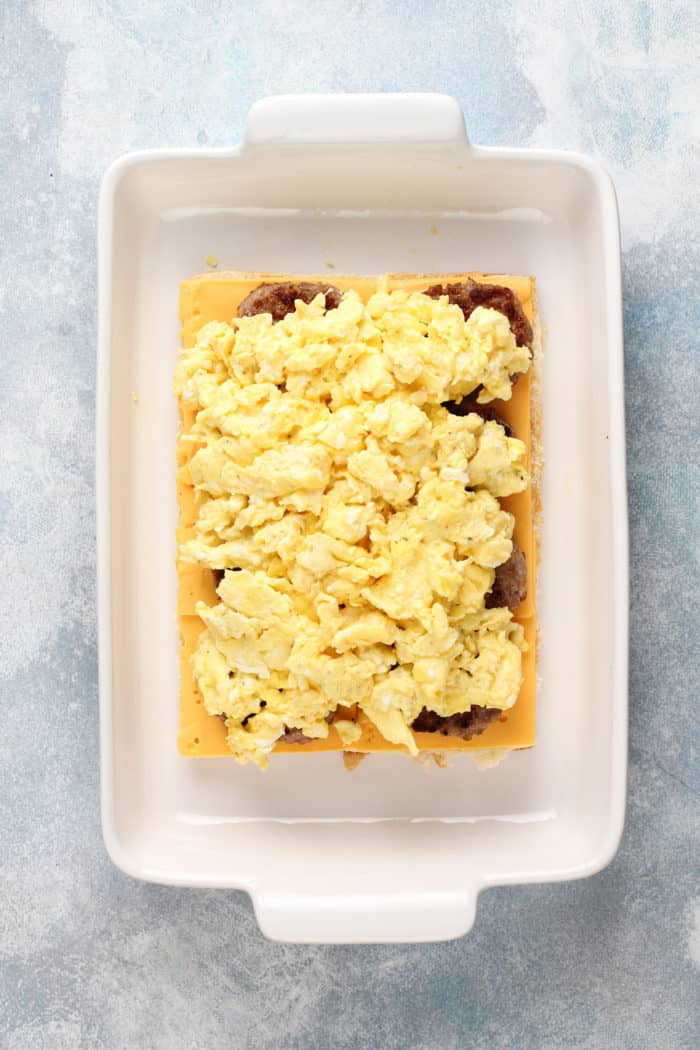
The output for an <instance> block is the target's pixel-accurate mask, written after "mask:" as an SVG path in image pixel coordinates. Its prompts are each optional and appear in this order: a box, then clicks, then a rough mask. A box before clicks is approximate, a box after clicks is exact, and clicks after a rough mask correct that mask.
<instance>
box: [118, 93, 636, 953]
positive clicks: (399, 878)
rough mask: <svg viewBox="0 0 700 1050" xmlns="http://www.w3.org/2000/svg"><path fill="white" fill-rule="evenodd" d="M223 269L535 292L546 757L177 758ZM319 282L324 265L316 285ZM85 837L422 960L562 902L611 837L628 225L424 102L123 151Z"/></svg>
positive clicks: (136, 860) (615, 792)
mask: <svg viewBox="0 0 700 1050" xmlns="http://www.w3.org/2000/svg"><path fill="white" fill-rule="evenodd" d="M209 255H215V256H217V257H218V259H219V261H220V265H221V267H225V268H230V269H237V270H257V271H277V272H280V271H293V272H296V273H303V272H314V273H315V272H319V271H321V272H323V271H324V270H326V269H327V270H328V273H329V275H330V274H331V273H332V272H333V271H334V270H335V272H339V273H381V272H384V271H421V272H425V273H430V272H449V271H464V270H470V269H474V270H482V271H487V272H488V271H491V272H509V273H526V274H534V275H535V276H536V277H537V281H538V288H539V302H540V311H541V317H542V320H543V324H544V341H545V354H544V362H543V389H544V394H543V405H544V445H545V453H546V471H545V478H544V507H545V517H544V531H543V542H542V560H541V567H540V581H539V615H540V625H541V633H542V646H541V657H540V664H539V676H540V682H539V701H538V717H539V728H538V741H537V745H536V747H534V748H533V749H532V750H530V751H527V752H520V753H514V754H512V755H510V756H509V757H508V759H507V760H506V761H505V762H504V763H503V764H502V765H500V766H499V767H497V768H495V769H491V770H488V771H485V772H479V771H478V770H477V769H476V768H475V766H474V764H473V762H472V761H471V760H470V759H469V758H467V757H466V756H461V757H455V758H454V759H453V760H452V766H451V768H450V769H449V770H446V771H439V770H437V769H431V770H427V771H426V770H425V769H423V768H421V767H419V766H418V765H417V764H415V763H413V762H411V761H410V760H408V759H406V758H405V757H402V756H382V757H372V758H371V759H369V760H367V761H366V762H365V763H363V764H362V765H361V766H360V767H359V769H358V770H357V771H356V772H354V773H352V774H351V775H350V774H348V773H346V772H345V771H344V769H343V765H342V762H341V760H340V757H339V756H338V755H325V756H324V755H312V756H306V757H305V756H304V755H294V756H279V757H276V758H275V759H274V761H273V762H272V764H271V768H270V770H269V772H268V773H267V774H265V775H261V774H260V773H259V772H258V771H257V769H255V768H252V767H245V768H242V767H240V766H237V765H236V764H235V763H234V762H233V761H230V760H227V759H210V760H188V759H184V758H182V757H180V755H178V753H177V750H176V746H175V737H176V731H177V717H178V669H177V658H176V657H177V646H178V639H177V627H176V618H175V583H176V581H175V572H174V567H173V558H174V553H175V540H174V528H175V521H176V504H175V495H174V458H173V456H174V443H175V434H176V409H175V403H174V399H173V397H172V394H171V384H172V378H171V377H172V371H173V366H174V362H175V358H176V353H177V346H178V320H177V300H178V285H179V283H180V281H181V280H182V279H183V278H185V277H187V276H190V275H191V274H194V273H197V272H201V271H202V270H204V269H206V264H205V259H206V257H207V256H209ZM331 267H332V268H331ZM97 466H98V470H97V482H98V546H99V623H100V628H99V631H100V633H99V644H100V703H101V761H102V821H103V828H104V837H105V842H106V845H107V849H108V850H109V853H110V855H111V856H112V858H113V860H114V862H115V863H116V864H117V865H118V866H119V867H120V868H122V869H123V870H124V871H126V872H128V873H129V874H131V875H133V876H135V877H138V878H142V879H149V880H153V881H156V882H163V883H174V884H179V885H188V886H219V887H240V888H242V889H245V890H248V891H249V892H250V894H251V895H252V898H253V902H254V905H255V910H256V914H257V916H258V920H259V922H260V925H261V927H262V929H263V931H264V932H265V933H266V934H267V935H269V936H270V937H274V938H279V939H284V940H298V941H331V942H333V941H336V942H341V941H420V940H435V939H440V938H448V937H455V936H458V935H460V934H463V933H465V932H467V931H468V930H469V928H470V926H471V925H472V922H473V921H474V915H475V909H476V901H477V897H478V894H479V891H480V890H481V889H483V888H485V887H488V886H494V885H500V884H505V883H522V882H540V881H547V880H554V879H569V878H577V877H581V876H585V875H590V874H592V873H593V872H596V871H598V870H599V869H600V868H601V867H603V866H604V865H605V864H607V863H608V861H609V860H610V859H611V857H612V856H613V854H614V853H615V850H616V848H617V844H618V841H619V837H620V833H621V830H622V825H623V819H624V798H625V773H626V738H627V531H626V504H625V463H624V420H623V372H622V324H621V294H620V261H619V238H618V217H617V208H616V202H615V195H614V191H613V187H612V184H611V182H610V179H609V178H608V176H607V175H606V173H605V172H604V171H603V170H602V169H601V168H600V167H599V165H598V164H597V163H595V162H593V161H592V160H590V159H588V158H586V157H581V156H574V155H571V154H565V153H556V152H547V153H545V152H534V151H523V150H504V149H484V148H481V147H478V148H477V147H474V146H472V145H471V144H470V143H469V141H468V139H467V136H466V133H465V129H464V122H463V118H462V114H461V111H460V109H459V107H458V105H457V103H456V102H455V101H454V100H453V99H450V98H448V97H445V96H441V95H378V96H373V95H365V96H363V95H357V96H342V95H340V96H303V97H302V96H284V97H278V98H271V99H266V100H264V101H262V102H259V103H258V104H257V105H255V106H254V107H253V109H252V110H251V113H250V116H249V119H248V123H247V127H246V132H245V136H244V141H243V143H242V145H241V146H239V147H235V148H232V149H224V150H196V151H195V150H179V151H167V150H166V151H153V152H148V153H136V154H131V155H129V156H126V157H124V158H122V159H120V160H118V161H117V162H116V163H115V164H113V165H112V167H111V168H110V169H109V170H108V172H107V173H106V175H105V177H104V181H103V185H102V192H101V199H100V211H99V392H98V450H97Z"/></svg>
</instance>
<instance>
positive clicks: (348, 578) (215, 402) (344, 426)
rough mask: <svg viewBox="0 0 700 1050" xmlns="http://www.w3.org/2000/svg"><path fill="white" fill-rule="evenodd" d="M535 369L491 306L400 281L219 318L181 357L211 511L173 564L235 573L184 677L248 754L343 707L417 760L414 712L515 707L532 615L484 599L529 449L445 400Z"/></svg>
mask: <svg viewBox="0 0 700 1050" xmlns="http://www.w3.org/2000/svg"><path fill="white" fill-rule="evenodd" d="M528 367H529V351H528V350H527V348H525V347H518V346H516V343H515V339H514V336H513V334H512V332H511V330H510V326H509V324H508V321H507V319H506V318H505V317H504V316H503V315H502V314H501V313H498V312H497V311H494V310H490V309H484V308H482V307H479V308H478V309H476V310H475V311H474V312H473V313H472V315H471V317H470V318H469V320H467V321H465V320H464V317H463V314H462V312H461V310H460V309H459V308H458V307H457V306H454V305H451V304H450V303H449V301H448V300H447V298H446V297H442V298H440V299H437V300H434V299H432V298H430V297H428V296H426V295H422V294H419V293H407V292H403V291H394V292H391V293H377V294H375V295H373V296H372V297H371V298H370V299H369V301H368V302H367V304H366V305H365V304H363V303H362V302H361V300H360V298H359V297H358V296H357V295H356V294H355V293H354V292H346V293H345V294H344V295H343V298H342V300H341V303H340V305H339V306H338V308H337V309H335V310H330V311H328V312H327V313H326V312H325V304H324V300H323V296H321V295H319V296H318V297H317V298H316V299H315V300H314V301H313V302H312V303H310V304H308V305H307V304H305V303H302V302H301V301H298V302H297V304H296V311H295V313H293V314H290V315H288V316H287V317H286V318H284V320H282V321H280V322H278V323H276V324H273V323H272V319H271V317H270V315H269V314H261V315H258V316H254V317H244V318H237V319H235V320H234V321H233V322H232V323H231V324H230V325H229V324H223V323H218V322H216V323H211V324H208V325H206V326H205V327H204V328H203V329H202V330H201V331H200V333H199V335H198V337H197V340H196V344H195V346H193V347H192V348H190V349H186V350H183V351H182V353H181V356H180V360H179V363H178V366H177V371H176V377H175V389H176V393H177V394H178V396H179V397H180V398H181V399H182V401H183V403H184V404H186V405H188V406H190V407H191V408H193V409H194V410H195V412H196V421H195V423H194V425H193V426H192V428H191V431H190V440H192V441H193V442H194V443H195V444H196V446H197V451H196V452H195V453H194V455H193V457H192V459H191V461H190V464H189V470H190V474H191V479H192V482H193V484H194V486H195V488H196V489H197V491H198V492H199V494H200V500H201V503H200V508H199V516H198V520H197V522H196V526H195V531H194V538H192V539H190V540H189V541H187V542H185V543H183V544H182V546H181V550H180V555H181V557H182V558H183V559H184V560H185V561H190V562H194V563H199V564H201V565H203V566H207V567H209V568H211V569H220V570H222V569H223V570H226V571H225V573H224V576H223V579H222V580H221V582H220V584H219V586H218V590H217V593H218V597H219V599H220V600H219V602H218V603H217V604H216V605H214V606H213V607H209V606H207V605H205V604H203V603H200V604H199V605H198V607H197V612H198V614H199V616H200V617H201V619H202V622H203V624H204V627H205V630H204V631H203V633H202V635H201V638H200V640H199V644H198V647H197V650H196V652H195V655H194V658H193V670H194V675H195V679H196V681H197V684H198V687H199V690H200V692H201V694H202V697H203V700H204V704H205V706H206V709H207V711H208V712H209V713H210V714H212V715H221V716H224V717H225V719H226V725H227V730H228V743H229V746H230V748H231V750H232V752H233V754H234V755H235V756H236V758H237V759H238V760H239V761H241V762H247V761H250V760H252V761H254V762H256V763H257V764H258V765H260V766H265V765H266V763H267V755H268V754H269V752H270V751H271V750H272V748H273V746H274V744H275V742H276V741H277V740H278V738H279V737H280V735H281V734H282V733H283V732H284V730H285V728H290V729H300V730H302V731H303V732H304V733H305V734H306V735H307V736H309V737H324V736H327V735H328V726H329V721H330V719H331V718H332V715H333V712H334V711H335V710H336V708H337V707H338V705H339V704H342V705H344V706H345V707H348V706H352V705H357V706H358V707H359V708H360V709H361V710H362V711H364V712H365V714H366V715H367V716H368V717H369V718H370V719H371V720H372V722H374V724H375V725H376V726H377V727H378V729H379V730H380V732H381V733H382V734H383V735H384V736H385V738H386V739H388V740H390V741H393V742H396V743H400V744H404V745H405V746H406V747H407V748H408V749H409V751H411V753H415V752H416V745H415V740H414V738H413V733H412V731H411V729H410V726H411V723H412V722H413V721H414V719H415V718H416V717H417V715H418V714H419V712H420V711H421V709H422V708H424V707H427V708H429V709H430V710H432V711H435V712H437V713H438V714H441V715H450V714H454V713H457V712H460V711H466V710H468V709H469V708H470V707H471V706H472V705H487V706H490V707H499V708H503V709H506V708H508V707H510V706H511V705H512V704H513V703H514V702H515V700H516V698H517V695H518V692H519V689H520V684H521V652H522V650H523V649H524V647H525V643H524V640H523V633H522V628H521V627H520V626H519V625H518V624H515V623H513V621H512V618H511V614H510V612H509V611H508V610H507V609H503V608H497V609H486V608H485V604H484V596H485V595H486V593H487V592H488V591H489V590H490V588H491V586H492V584H493V579H494V570H495V568H496V566H498V565H500V564H501V563H502V562H504V561H506V560H507V559H508V557H509V556H510V553H511V549H512V543H511V535H512V530H513V518H512V516H511V515H510V514H509V513H507V512H506V511H505V510H503V508H502V507H501V505H500V503H499V502H498V497H501V496H507V495H509V494H511V493H514V492H518V491H521V490H522V489H523V488H525V486H526V485H527V483H528V480H529V478H528V475H527V472H526V469H525V465H524V464H525V446H524V445H523V443H522V442H521V441H519V440H518V439H517V438H509V437H507V436H506V434H505V432H504V430H503V428H502V427H501V426H500V425H498V424H497V423H494V422H485V421H484V420H483V419H482V418H481V417H480V416H478V415H476V414H470V415H466V416H463V417H460V416H457V415H453V414H450V413H449V412H448V411H447V410H446V409H445V408H444V407H442V404H441V403H442V402H445V401H448V400H455V399H457V400H459V399H460V398H462V397H464V396H465V395H467V394H470V393H472V392H473V391H475V390H476V389H477V388H480V392H479V395H478V399H479V401H489V400H491V399H493V398H503V399H508V398H509V397H510V380H509V376H510V374H512V373H515V372H524V371H526V370H527V368H528ZM337 725H338V731H339V732H340V735H341V740H342V741H343V742H344V743H346V744H349V743H352V742H354V741H355V740H356V739H357V738H358V736H359V728H358V727H357V726H356V725H355V724H354V723H353V722H351V721H349V720H347V719H344V720H342V721H341V722H339V723H337Z"/></svg>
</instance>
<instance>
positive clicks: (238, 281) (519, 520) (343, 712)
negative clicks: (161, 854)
mask: <svg viewBox="0 0 700 1050" xmlns="http://www.w3.org/2000/svg"><path fill="white" fill-rule="evenodd" d="M467 277H472V278H474V280H476V281H482V282H485V283H488V284H498V285H503V286H506V287H508V288H511V289H512V290H513V291H514V292H515V294H516V295H517V297H518V299H519V300H520V303H521V304H522V307H523V309H524V311H525V313H526V315H527V317H528V319H529V320H530V322H531V323H532V324H534V323H535V321H536V316H535V314H536V307H535V281H534V278H532V277H517V276H511V275H500V274H496V275H493V274H480V273H468V274H447V275H444V274H439V275H435V274H430V275H424V274H389V275H388V277H386V278H380V279H379V280H381V282H382V284H383V285H385V286H386V287H387V288H388V289H390V290H392V289H396V288H402V289H406V290H407V291H423V290H424V289H425V288H427V287H429V285H431V284H438V283H439V284H448V283H454V282H457V281H464V280H466V278H467ZM299 280H305V281H320V282H324V283H328V284H333V285H334V286H335V287H336V288H339V289H340V290H341V291H346V290H348V289H350V288H352V289H354V290H355V291H356V292H357V293H358V295H359V296H360V297H361V298H362V299H363V300H364V301H366V300H367V299H368V298H369V297H370V295H372V293H373V292H375V291H376V290H377V284H378V279H377V278H376V277H352V276H342V275H336V274H333V275H332V276H331V277H329V275H327V274H325V275H322V276H315V275H304V276H303V277H300V276H296V275H290V274H259V273H258V274H256V273H237V272H220V273H212V274H201V275H199V276H197V277H192V278H190V279H189V280H187V281H183V283H182V285H181V287H180V321H181V324H182V332H181V337H182V343H183V346H186V347H189V346H192V345H193V344H194V341H195V338H196V335H197V332H198V331H199V330H200V328H201V327H202V326H203V325H205V324H207V323H208V322H209V321H226V322H230V321H231V320H232V318H233V317H234V316H235V315H236V310H237V308H238V304H239V303H240V302H241V301H242V300H243V299H244V298H245V297H246V295H248V293H249V292H250V291H252V290H253V289H254V288H257V287H258V286H259V285H260V284H263V283H274V282H278V281H299ZM532 385H533V384H532V369H531V370H530V372H528V373H527V375H524V376H521V377H520V379H519V380H518V382H517V383H516V385H515V386H514V387H513V395H512V397H511V400H510V401H494V402H492V405H493V407H494V409H495V410H496V411H497V412H498V414H499V415H500V416H501V417H502V418H503V419H504V420H505V421H506V422H508V423H509V424H510V425H511V427H512V428H513V430H514V431H515V433H516V434H517V436H518V437H519V438H521V440H523V441H524V442H525V443H526V445H527V448H528V466H529V465H530V463H529V460H530V458H531V457H532V447H531V437H532V432H533V427H532V425H531V423H532V421H531V408H532V405H531V390H532ZM180 415H181V428H180V435H179V437H178V442H177V448H176V461H177V475H176V492H177V498H178V504H179V507H180V521H179V528H178V530H177V539H178V546H179V544H180V543H181V542H183V541H184V540H186V539H187V538H189V536H191V535H192V534H193V525H194V523H195V521H196V518H197V496H196V493H195V491H194V489H193V487H192V485H191V484H190V483H189V482H188V480H187V474H186V472H185V471H184V470H183V466H184V465H185V464H186V463H187V462H188V461H189V459H190V458H191V456H192V455H193V453H194V451H195V450H196V448H197V445H196V444H194V443H193V442H191V441H188V440H187V434H188V432H189V428H190V427H191V425H192V422H193V419H194V414H193V412H192V410H191V409H190V408H188V407H187V406H183V405H181V406H180ZM502 503H503V506H504V507H505V508H506V509H507V510H509V511H510V512H511V513H512V514H513V515H515V530H514V538H515V539H516V540H517V542H518V543H519V545H520V547H521V548H522V550H523V552H524V554H525V557H526V559H527V571H528V587H527V597H526V599H525V601H524V602H523V603H522V604H521V606H520V608H519V609H518V611H517V613H516V615H515V619H516V620H517V621H518V622H519V623H522V625H523V629H524V632H525V638H526V640H527V643H528V649H527V652H526V653H524V654H523V664H522V668H523V683H522V686H521V689H520V693H519V695H518V699H517V702H516V703H515V705H514V706H513V707H512V708H511V709H510V710H509V711H504V712H503V714H502V715H501V716H500V717H499V718H498V719H497V720H496V721H495V722H493V723H492V724H491V725H490V726H489V727H488V728H487V729H486V730H485V731H484V732H483V733H480V734H478V735H477V736H475V737H472V739H471V740H460V739H459V738H458V737H448V736H441V735H440V734H439V733H416V734H415V736H416V743H417V745H418V748H419V749H420V750H421V751H471V750H477V749H481V748H523V747H531V746H532V745H533V744H534V742H535V708H536V657H537V622H536V605H535V594H536V579H535V577H536V558H537V543H536V537H535V524H534V501H533V494H532V490H531V488H528V489H526V490H525V491H524V492H520V493H517V494H516V495H514V496H509V497H508V498H507V499H504V500H502ZM177 573H178V616H179V622H180V639H181V646H180V731H179V733H178V748H179V750H180V753H181V754H183V755H186V756H188V757H200V758H211V757H214V756H222V755H230V754H231V752H230V750H229V749H228V747H227V745H226V727H225V725H224V723H223V721H222V720H221V719H219V718H216V717H213V716H212V715H209V714H208V713H207V711H206V709H205V707H204V704H203V702H202V697H201V696H200V695H199V691H198V689H197V686H196V684H195V682H194V680H193V676H192V654H193V652H194V650H195V648H196V645H197V640H198V638H199V636H200V634H201V632H202V630H203V629H204V627H203V624H202V621H201V620H200V619H199V617H198V616H197V615H196V614H195V606H196V604H197V602H198V601H202V602H205V603H206V604H207V605H213V604H215V603H216V600H217V598H216V578H215V574H214V573H213V572H212V571H211V570H210V569H206V568H201V567H199V566H196V565H189V564H187V563H185V562H182V561H180V560H179V559H178V561H177ZM335 717H336V718H342V719H354V720H355V721H356V722H357V724H358V725H359V726H360V728H361V729H362V736H361V737H360V739H359V740H356V741H354V742H352V743H351V744H348V745H344V744H343V742H342V741H341V739H340V737H339V735H338V733H337V732H336V730H335V729H334V728H333V726H332V725H331V726H330V729H329V734H328V737H327V738H325V739H322V740H310V741H308V743H305V744H303V743H302V744H299V743H285V742H280V743H278V744H276V745H275V749H274V750H275V752H278V753H283V754H289V753H300V752H305V753H309V752H316V751H342V750H350V751H357V752H376V751H405V748H402V747H401V746H400V745H397V744H392V743H390V742H389V741H388V740H385V739H384V737H383V736H382V735H381V733H380V732H379V731H378V729H377V728H376V727H375V726H374V725H373V723H372V722H370V720H369V719H368V718H367V717H366V716H365V715H364V714H363V713H362V712H361V711H356V710H349V709H348V708H338V711H337V712H336V715H335Z"/></svg>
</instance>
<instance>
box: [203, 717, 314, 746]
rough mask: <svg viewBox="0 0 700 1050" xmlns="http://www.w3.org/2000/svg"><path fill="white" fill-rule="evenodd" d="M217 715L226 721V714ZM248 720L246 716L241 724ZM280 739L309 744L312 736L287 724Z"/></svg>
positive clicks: (291, 742) (286, 742) (287, 742)
mask: <svg viewBox="0 0 700 1050" xmlns="http://www.w3.org/2000/svg"><path fill="white" fill-rule="evenodd" d="M216 717H217V718H220V719H221V721H222V722H225V721H226V715H224V714H221V715H217V716H216ZM247 721H248V719H247V718H244V719H243V722H242V723H241V724H242V725H245V724H246V722H247ZM280 740H282V741H283V742H284V743H285V744H308V742H309V741H310V740H311V737H310V736H305V734H304V733H302V731H301V729H288V728H287V727H286V726H285V730H284V732H283V733H282V735H281V737H280Z"/></svg>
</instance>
